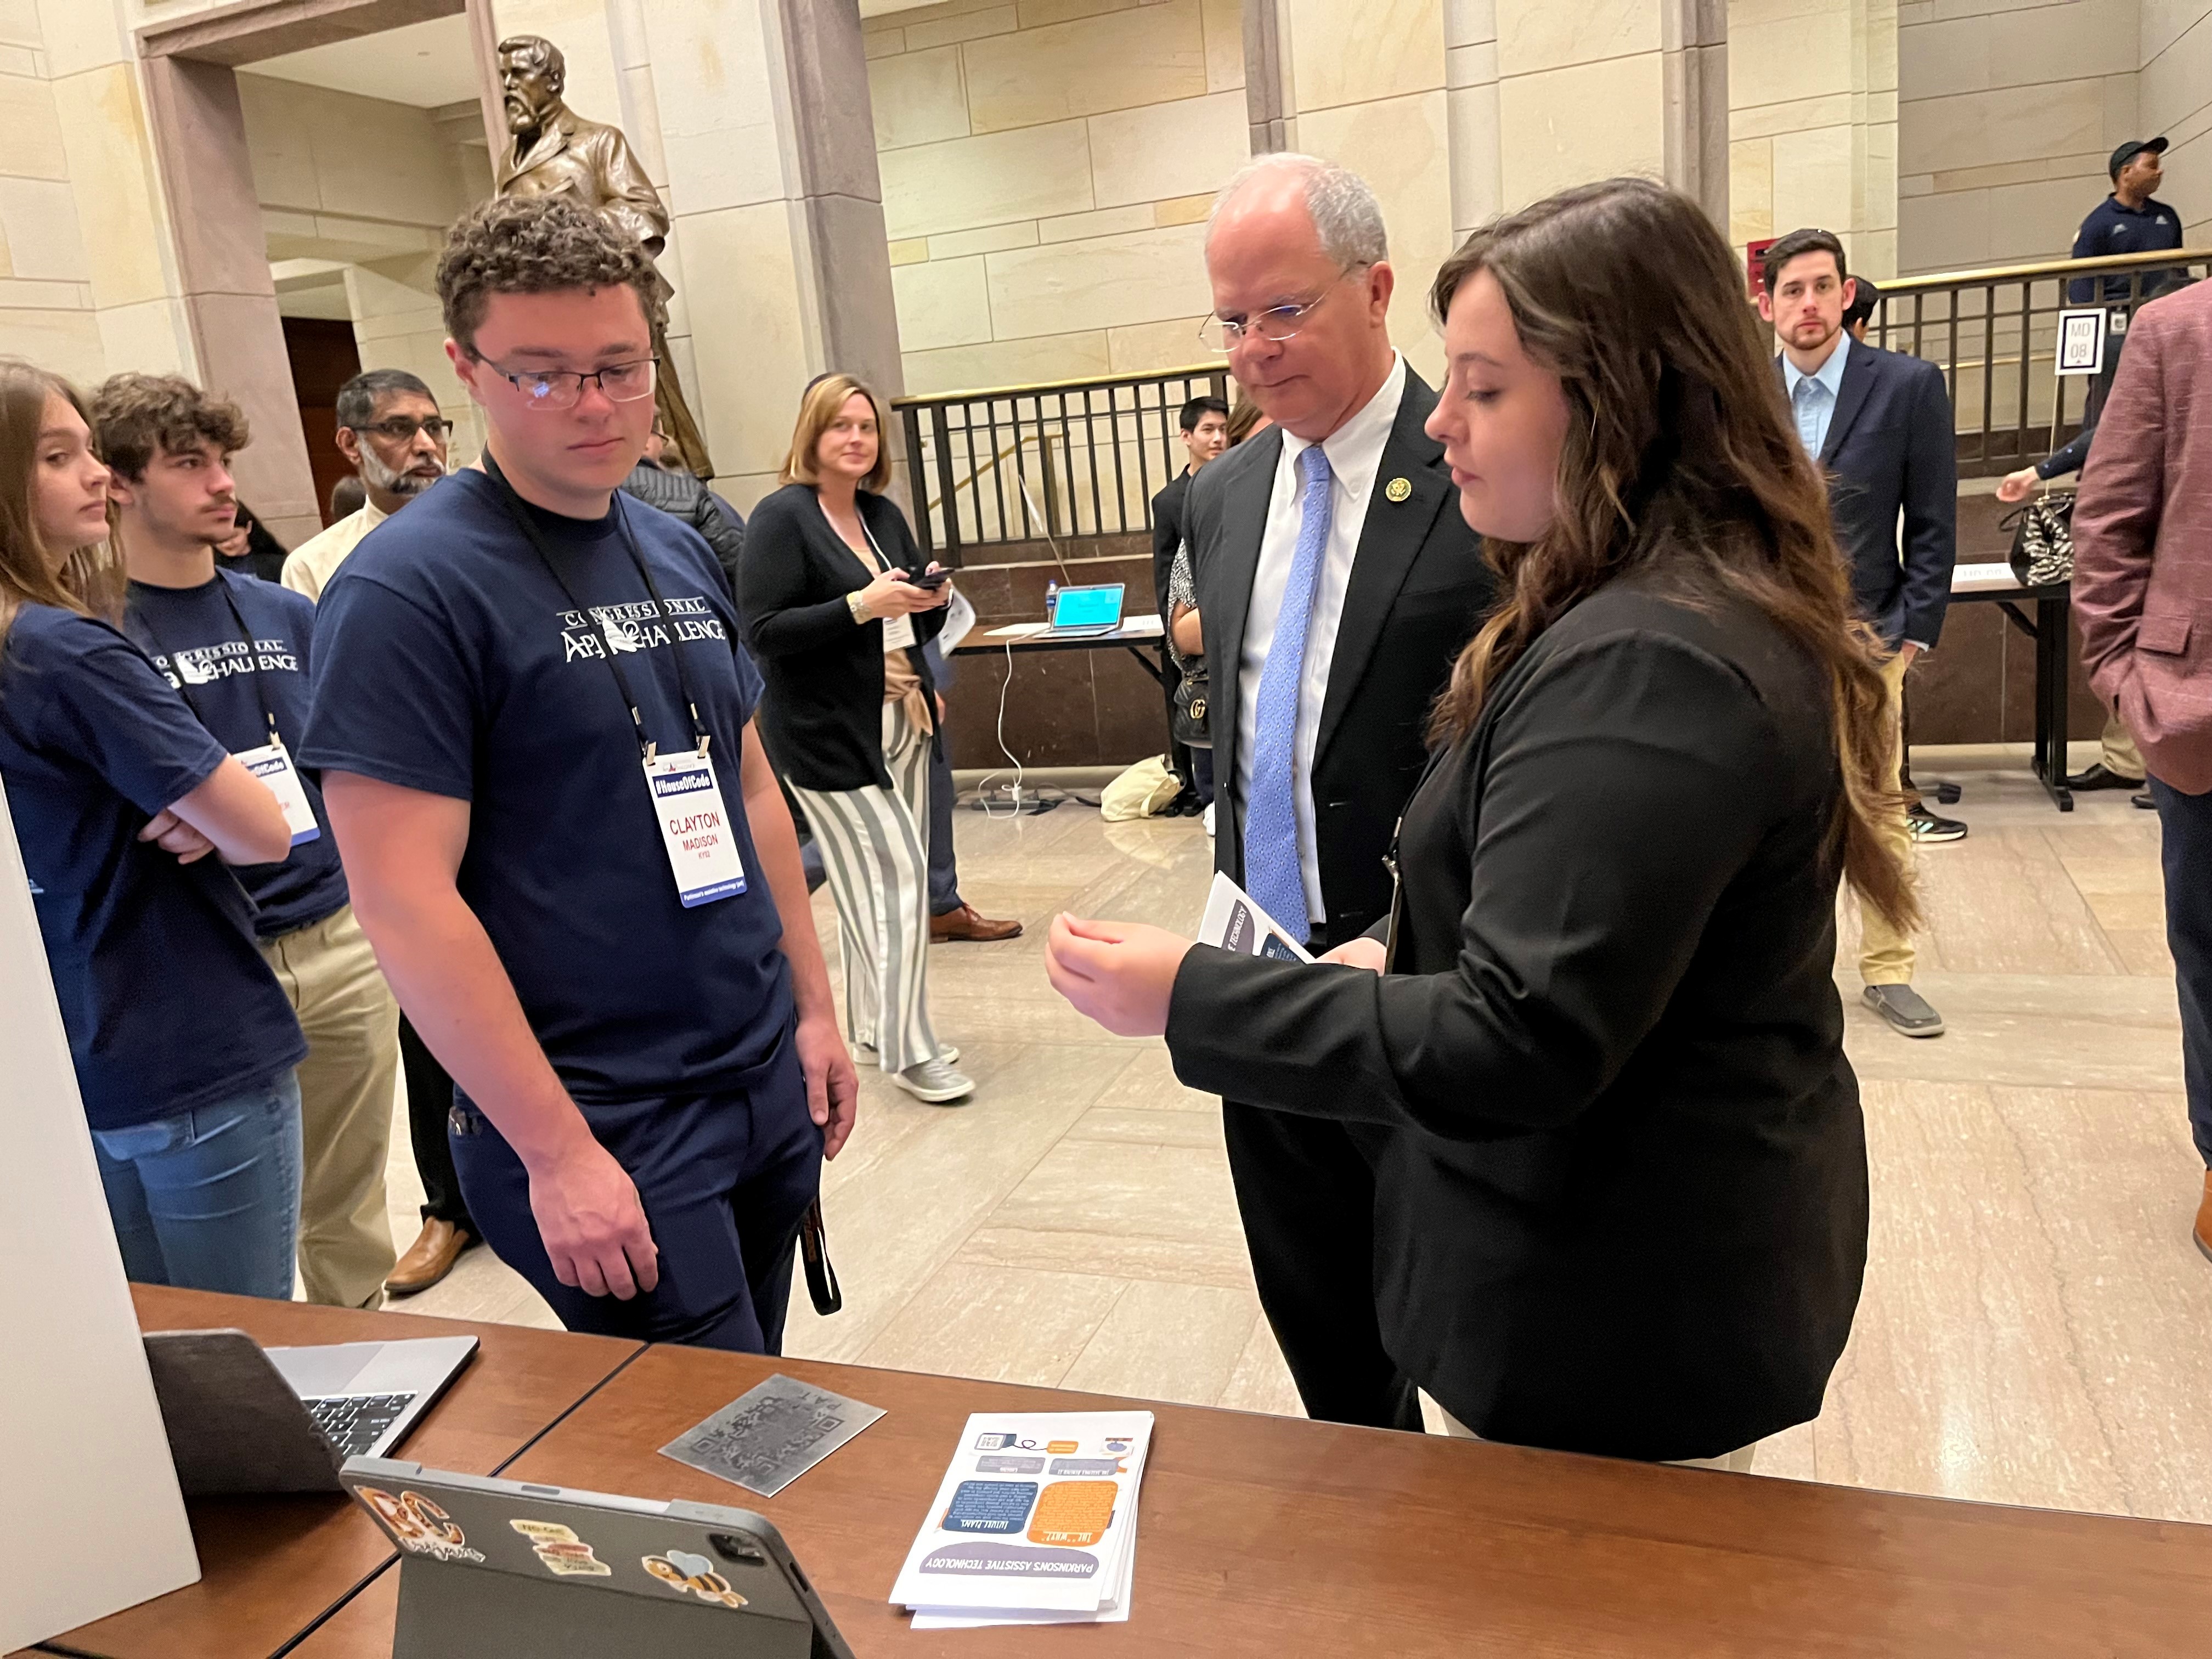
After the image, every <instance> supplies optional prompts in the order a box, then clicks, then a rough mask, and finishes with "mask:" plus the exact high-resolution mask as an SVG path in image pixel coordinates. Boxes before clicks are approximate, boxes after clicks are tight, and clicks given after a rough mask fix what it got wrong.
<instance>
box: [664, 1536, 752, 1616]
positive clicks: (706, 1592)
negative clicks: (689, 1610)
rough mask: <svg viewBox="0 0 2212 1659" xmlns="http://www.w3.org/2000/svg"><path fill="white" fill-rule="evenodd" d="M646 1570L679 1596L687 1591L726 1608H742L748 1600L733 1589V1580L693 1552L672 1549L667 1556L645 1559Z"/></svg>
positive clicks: (702, 1599)
mask: <svg viewBox="0 0 2212 1659" xmlns="http://www.w3.org/2000/svg"><path fill="white" fill-rule="evenodd" d="M643 1565H644V1567H645V1570H646V1571H647V1572H649V1573H651V1574H652V1575H653V1577H655V1578H658V1579H659V1581H660V1582H661V1583H664V1584H666V1585H667V1586H669V1587H670V1588H671V1589H673V1590H675V1591H676V1592H677V1593H678V1595H683V1594H684V1593H686V1592H689V1593H690V1594H691V1595H696V1596H697V1597H698V1598H699V1599H700V1600H701V1601H720V1603H721V1604H722V1605H723V1606H724V1607H743V1606H744V1605H745V1598H744V1596H742V1595H738V1593H737V1591H735V1590H734V1589H731V1588H730V1581H729V1580H728V1579H726V1578H725V1577H722V1575H721V1574H720V1573H719V1572H716V1571H714V1563H713V1562H712V1561H709V1560H708V1559H707V1558H706V1557H705V1556H703V1555H694V1554H692V1553H690V1551H689V1550H670V1551H669V1552H667V1553H665V1554H664V1555H648V1556H646V1557H645V1558H644V1560H643Z"/></svg>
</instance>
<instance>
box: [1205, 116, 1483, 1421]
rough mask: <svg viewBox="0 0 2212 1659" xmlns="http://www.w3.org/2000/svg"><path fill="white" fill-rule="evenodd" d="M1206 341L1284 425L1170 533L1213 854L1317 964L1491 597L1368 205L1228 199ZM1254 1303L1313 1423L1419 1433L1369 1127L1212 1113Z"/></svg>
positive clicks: (1384, 888)
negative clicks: (1203, 753)
mask: <svg viewBox="0 0 2212 1659" xmlns="http://www.w3.org/2000/svg"><path fill="white" fill-rule="evenodd" d="M1206 274H1207V277H1208V279H1209V281H1210V282H1211V283H1212V289H1213V303H1214V318H1213V319H1212V321H1211V322H1210V323H1209V325H1208V328H1209V331H1211V332H1212V335H1213V336H1214V338H1213V341H1212V343H1214V344H1216V345H1217V346H1218V347H1219V349H1223V350H1225V352H1226V353H1227V354H1228V356H1229V361H1230V372H1231V374H1233V375H1234V376H1235V377H1236V379H1237V381H1238V383H1239V384H1240V385H1242V386H1243V387H1244V388H1245V389H1246V391H1247V392H1249V394H1250V396H1251V398H1252V399H1253V401H1254V402H1255V403H1256V404H1259V406H1260V408H1261V410H1262V411H1263V412H1264V413H1265V414H1266V415H1267V416H1268V418H1269V419H1270V420H1271V421H1273V422H1274V424H1273V425H1272V426H1270V427H1269V428H1267V429H1266V430H1264V431H1262V432H1261V433H1260V434H1259V435H1256V436H1255V437H1254V438H1252V439H1251V440H1250V441H1248V442H1246V443H1244V444H1243V445H1241V446H1239V447H1237V448H1235V449H1232V450H1231V451H1230V452H1229V453H1227V454H1225V455H1224V456H1223V457H1222V458H1221V459H1219V460H1218V461H1216V462H1214V463H1212V465H1209V466H1207V467H1206V469H1205V471H1202V472H1200V474H1199V475H1198V476H1197V477H1195V478H1194V479H1193V480H1192V482H1191V487H1190V495H1189V500H1188V506H1187V509H1186V516H1185V520H1184V523H1185V526H1186V535H1187V537H1188V540H1189V543H1190V548H1191V558H1192V566H1193V574H1194V578H1195V586H1196V589H1197V594H1198V601H1199V611H1200V614H1201V615H1202V616H1203V617H1205V618H1206V657H1207V660H1208V662H1209V664H1210V665H1212V676H1211V678H1212V689H1213V696H1212V706H1211V708H1210V710H1209V712H1208V715H1207V725H1208V726H1209V728H1210V729H1211V731H1212V738H1213V754H1214V767H1215V781H1216V788H1217V792H1218V793H1217V794H1216V797H1215V799H1216V810H1217V835H1216V837H1215V841H1214V847H1215V855H1216V859H1217V860H1218V866H1219V867H1220V868H1221V869H1222V870H1223V871H1224V872H1226V873H1227V874H1228V875H1230V876H1231V878H1234V879H1236V880H1237V881H1239V882H1241V883H1242V884H1243V885H1244V887H1245V888H1246V890H1248V891H1249V892H1250V893H1251V895H1252V896H1253V897H1254V898H1255V899H1256V900H1257V901H1258V902H1259V903H1260V904H1261V907H1262V908H1265V909H1267V911H1268V912H1269V913H1270V914H1271V915H1273V916H1274V917H1275V919H1276V920H1277V921H1279V922H1280V923H1281V924H1282V925H1283V926H1284V927H1285V928H1286V929H1287V930H1288V931H1289V932H1290V933H1292V934H1293V935H1295V936H1297V937H1299V938H1302V939H1308V940H1310V942H1311V943H1312V945H1313V946H1314V948H1315V949H1316V951H1321V950H1325V949H1328V948H1329V947H1333V946H1335V945H1341V944H1343V943H1344V942H1345V941H1346V940H1348V939H1353V938H1356V937H1357V936H1358V935H1359V934H1360V933H1364V931H1365V930H1366V929H1368V928H1369V927H1372V926H1373V925H1374V924H1375V923H1376V921H1378V920H1379V919H1381V918H1382V917H1383V915H1385V913H1386V912H1387V911H1388V910H1389V904H1390V892H1391V878H1390V873H1389V868H1388V867H1387V865H1386V862H1385V860H1386V858H1387V856H1388V854H1389V850H1390V841H1391V836H1392V831H1393V828H1394V826H1395V823H1396V822H1397V817H1398V814H1399V811H1401V808H1402V807H1403V806H1404V805H1405V802H1406V800H1407V797H1408V796H1409V795H1410V794H1411V793H1413V786H1414V784H1415V783H1416V782H1418V781H1419V777H1420V773H1421V769H1422V766H1423V764H1424V763H1425V756H1426V746H1425V726H1426V722H1427V719H1428V714H1429V706H1430V704H1431V702H1433V701H1434V699H1435V696H1436V694H1437V691H1438V690H1440V689H1441V688H1442V686H1443V683H1444V680H1445V678H1446V677H1447V675H1448V674H1449V671H1450V667H1451V663H1452V659H1453V658H1454V657H1455V655H1456V654H1457V653H1458V651H1459V648H1460V647H1461V646H1462V645H1463V644H1465V643H1466V641H1467V640H1468V636H1469V635H1471V634H1472V633H1473V632H1474V627H1475V624H1476V623H1477V621H1478V620H1479V619H1480V616H1481V614H1482V612H1483V611H1484V610H1485V609H1486V607H1487V605H1488V604H1489V601H1490V599H1491V596H1492V579H1491V575H1490V572H1489V570H1488V569H1487V568H1486V566H1485V565H1484V564H1483V562H1482V559H1481V554H1480V546H1479V544H1478V543H1477V540H1476V538H1475V536H1474V532H1472V531H1470V530H1468V527H1467V526H1466V523H1465V521H1464V520H1462V518H1461V517H1460V515H1459V513H1458V510H1457V508H1456V507H1455V505H1454V497H1453V492H1452V488H1451V480H1450V476H1449V471H1448V469H1447V468H1446V467H1445V465H1444V462H1443V448H1442V447H1441V446H1440V445H1438V444H1437V442H1436V441H1435V440H1433V439H1431V437H1429V436H1428V435H1427V434H1426V433H1425V432H1424V431H1423V430H1422V426H1423V423H1424V422H1425V421H1426V420H1427V418H1428V416H1429V413H1430V411H1431V410H1433V409H1434V408H1435V407H1436V402H1437V398H1436V393H1435V392H1432V391H1431V390H1430V389H1429V387H1428V386H1425V384H1423V382H1422V380H1421V378H1420V377H1419V375H1418V374H1414V373H1413V370H1412V369H1411V368H1408V367H1407V364H1406V362H1405V360H1404V359H1403V358H1402V357H1401V356H1398V354H1397V352H1396V351H1395V349H1393V348H1392V346H1391V344H1390V337H1389V327H1388V319H1389V305H1390V295H1391V291H1392V288H1393V285H1394V277H1393V273H1392V271H1391V268H1390V265H1389V248H1388V245H1387V241H1386V238H1385V235H1384V231H1383V216H1382V212H1381V210H1380V209H1379V208H1378V207H1377V206H1376V201H1375V197H1374V194H1373V192H1372V191H1370V190H1369V189H1368V187H1367V186H1366V185H1365V184H1364V183H1363V182H1362V181H1361V180H1360V179H1358V178H1356V177H1354V176H1353V175H1352V174H1351V173H1347V172H1346V171H1345V170H1344V169H1343V168H1342V167H1337V166H1335V165H1334V164H1332V163H1329V162H1326V161H1318V160H1316V159H1315V158H1313V157H1311V156H1304V155H1269V156H1265V157H1262V158H1261V159H1260V160H1259V161H1255V162H1253V163H1252V164H1251V165H1250V166H1249V167H1247V168H1245V170H1244V171H1243V172H1242V173H1239V174H1238V175H1237V177H1236V178H1235V179H1231V181H1230V183H1229V185H1228V186H1227V187H1226V188H1225V190H1224V191H1222V194H1221V197H1220V199H1219V201H1218V203H1217V204H1216V205H1215V208H1214V216H1213V222H1212V227H1211V228H1210V229H1209V231H1208V234H1207V238H1206ZM1223 1112H1224V1117H1225V1127H1226V1131H1227V1138H1228V1146H1229V1160H1230V1171H1231V1176H1233V1177H1234V1179H1235V1182H1236V1185H1237V1207H1238V1209H1239V1211H1240V1212H1241V1213H1242V1215H1243V1221H1244V1236H1245V1239H1246V1242H1247V1243H1248V1244H1249V1246H1250V1249H1251V1252H1252V1267H1253V1273H1254V1275H1255V1278H1256V1279H1257V1281H1258V1285H1259V1291H1260V1301H1261V1306H1262V1307H1263V1308H1264V1309H1265V1310H1267V1319H1268V1322H1269V1323H1270V1324H1271V1325H1272V1326H1273V1328H1274V1332H1275V1335H1276V1338H1277V1340H1279V1342H1280V1343H1281V1345H1282V1349H1283V1356H1284V1358H1285V1359H1286V1360H1287V1361H1288V1362H1289V1364H1290V1368H1291V1376H1292V1377H1293V1378H1295V1379H1296V1381H1297V1385H1298V1394H1299V1396H1300V1398H1301V1399H1302V1400H1303V1401H1304V1402H1305V1407H1306V1410H1307V1412H1308V1413H1310V1415H1312V1416H1314V1417H1316V1418H1327V1419H1334V1420H1336V1421H1339V1422H1347V1423H1365V1424H1370V1425H1375V1426H1377V1427H1384V1428H1401V1429H1413V1430H1418V1429H1419V1427H1420V1425H1421V1418H1420V1407H1419V1399H1418V1396H1417V1395H1416V1394H1415V1391H1414V1389H1413V1384H1412V1383H1410V1382H1409V1381H1408V1380H1407V1378H1406V1377H1405V1376H1404V1375H1403V1374H1402V1373H1401V1371H1400V1370H1399V1369H1398V1367H1397V1365H1396V1364H1395V1362H1394V1361H1393V1360H1392V1359H1391V1358H1390V1356H1389V1353H1388V1352H1386V1351H1385V1350H1384V1348H1383V1340H1382V1336H1381V1334H1380V1331H1379V1328H1378V1326H1377V1322H1376V1312H1375V1298H1374V1289H1373V1286H1374V1254H1375V1252H1374V1237H1375V1207H1376V1185H1375V1177H1374V1174H1373V1168H1372V1160H1373V1158H1374V1157H1375V1155H1376V1150H1377V1146H1376V1142H1378V1141H1379V1139H1380V1138H1381V1132H1379V1131H1375V1130H1373V1129H1371V1128H1369V1127H1364V1126H1358V1125H1350V1124H1344V1123H1338V1122H1332V1121H1323V1120H1321V1119H1316V1118H1306V1117H1297V1116H1292V1115H1289V1114H1286V1113H1281V1112H1275V1111H1270V1110H1267V1109H1261V1108H1259V1107H1253V1106H1243V1105H1238V1104H1237V1103H1233V1102H1231V1103H1225V1105H1224V1108H1223Z"/></svg>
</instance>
